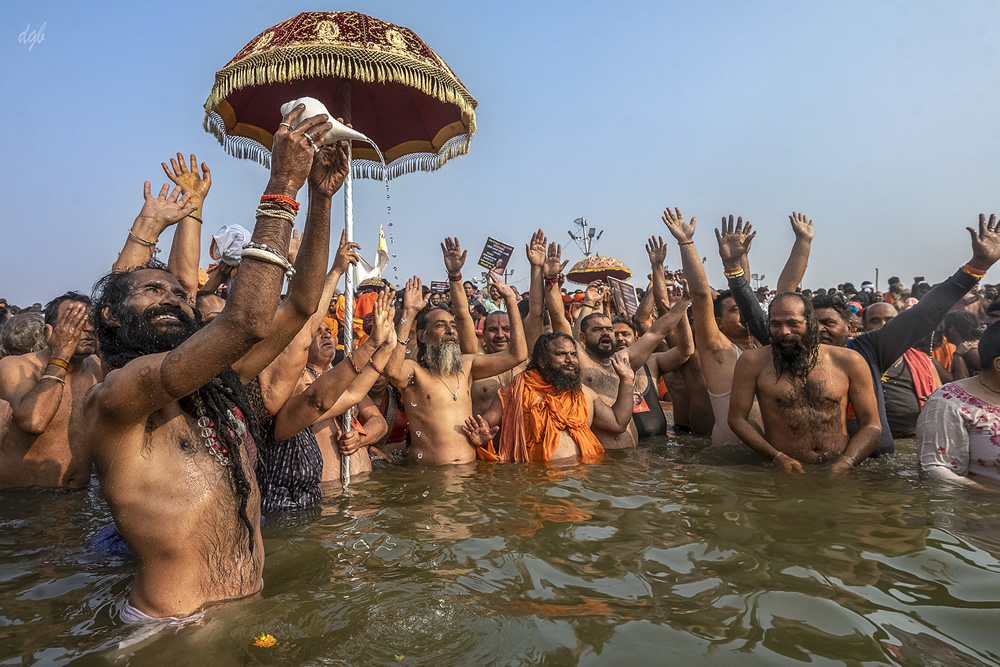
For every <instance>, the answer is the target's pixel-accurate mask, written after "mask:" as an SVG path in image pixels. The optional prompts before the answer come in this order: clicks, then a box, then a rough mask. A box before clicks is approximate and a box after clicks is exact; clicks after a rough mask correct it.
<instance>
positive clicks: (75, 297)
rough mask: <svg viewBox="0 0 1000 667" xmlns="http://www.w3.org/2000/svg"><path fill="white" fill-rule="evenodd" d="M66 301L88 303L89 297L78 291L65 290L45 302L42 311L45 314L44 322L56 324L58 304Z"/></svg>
mask: <svg viewBox="0 0 1000 667" xmlns="http://www.w3.org/2000/svg"><path fill="white" fill-rule="evenodd" d="M66 301H79V302H80V303H83V304H86V305H88V306H89V305H90V297H89V296H87V295H86V294H80V293H79V292H66V293H65V294H63V295H61V296H57V297H56V298H54V299H52V300H51V301H49V302H48V303H47V304H45V308H44V309H43V310H42V312H43V313H44V314H45V323H46V324H50V325H52V326H55V325H56V318H57V317H59V306H60V305H61V304H63V303H65V302H66Z"/></svg>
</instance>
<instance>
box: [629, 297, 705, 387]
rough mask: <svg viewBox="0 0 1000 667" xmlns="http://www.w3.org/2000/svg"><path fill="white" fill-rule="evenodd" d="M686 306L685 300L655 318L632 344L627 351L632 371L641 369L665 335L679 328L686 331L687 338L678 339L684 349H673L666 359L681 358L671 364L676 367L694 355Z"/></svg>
mask: <svg viewBox="0 0 1000 667" xmlns="http://www.w3.org/2000/svg"><path fill="white" fill-rule="evenodd" d="M688 305H689V302H688V301H686V300H682V301H679V302H677V303H676V304H675V305H674V307H673V308H671V309H670V310H668V311H667V312H666V314H664V315H661V316H660V317H658V318H656V320H655V321H654V322H653V326H651V327H649V329H648V330H647V331H646V333H644V334H643V335H642V336H640V337H639V340H637V341H635V343H633V344H632V346H631V347H630V348H629V350H628V358H629V361H630V362H631V363H632V370H635V371H637V370H639V369H640V368H642V365H643V364H645V363H646V361H647V360H648V359H649V357H650V355H651V354H653V353H654V352H656V348H658V347H659V346H660V343H662V342H663V339H664V338H666V336H667V334H668V333H669V332H671V331H673V330H674V329H677V328H679V327H683V328H684V330H686V331H688V334H687V336H684V335H682V336H681V337H680V340H682V341H683V343H684V347H683V348H679V347H674V348H673V350H670V352H674V351H675V350H676V352H675V353H674V354H673V355H671V357H668V359H671V358H672V357H673V356H677V357H683V359H680V360H679V361H677V362H676V363H672V365H673V366H674V367H676V366H680V365H681V364H683V363H684V362H685V361H687V360H688V359H689V358H690V357H691V355H692V354H694V349H693V348H694V344H693V343H690V340H691V334H690V330H689V329H688V326H687V309H688ZM688 344H690V347H691V349H688ZM670 352H665V353H664V354H670Z"/></svg>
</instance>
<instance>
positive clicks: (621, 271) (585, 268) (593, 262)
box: [566, 255, 632, 285]
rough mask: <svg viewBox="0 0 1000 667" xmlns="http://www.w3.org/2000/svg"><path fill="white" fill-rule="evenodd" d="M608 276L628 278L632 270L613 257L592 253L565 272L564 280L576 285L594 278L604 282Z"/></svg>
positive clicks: (587, 282)
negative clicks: (592, 254)
mask: <svg viewBox="0 0 1000 667" xmlns="http://www.w3.org/2000/svg"><path fill="white" fill-rule="evenodd" d="M609 277H610V278H617V279H618V280H628V279H629V278H631V277H632V272H631V271H630V270H629V268H628V267H627V266H625V265H624V264H622V263H621V262H620V261H619V260H617V259H615V258H614V257H602V256H600V255H594V256H593V257H584V258H583V259H581V260H580V261H579V262H577V263H576V264H574V265H573V268H572V269H570V270H569V272H568V273H567V274H566V280H568V281H570V282H571V283H576V284H578V285H589V284H590V283H592V282H594V281H595V280H604V281H605V282H606V281H607V279H608V278H609Z"/></svg>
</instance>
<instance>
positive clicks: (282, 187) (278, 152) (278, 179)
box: [267, 104, 333, 197]
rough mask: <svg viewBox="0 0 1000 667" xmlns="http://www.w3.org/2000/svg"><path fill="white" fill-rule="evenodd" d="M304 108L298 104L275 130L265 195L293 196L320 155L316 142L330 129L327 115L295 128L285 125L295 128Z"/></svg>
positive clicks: (315, 117)
mask: <svg viewBox="0 0 1000 667" xmlns="http://www.w3.org/2000/svg"><path fill="white" fill-rule="evenodd" d="M305 108H306V107H305V105H304V104H300V105H298V106H297V107H295V108H294V109H292V110H291V111H289V112H288V113H287V114H286V115H285V116H284V117H283V118H282V119H281V125H280V126H279V127H278V131H277V132H275V133H274V143H273V145H272V148H271V180H270V181H269V182H268V184H267V191H268V192H280V193H281V194H285V195H286V196H289V197H294V196H295V194H296V193H297V192H298V191H299V189H301V188H302V186H303V185H304V184H305V182H306V178H308V177H309V174H310V171H311V169H312V164H313V158H314V156H315V154H316V153H318V152H319V145H318V144H317V143H316V140H317V139H319V138H320V137H322V136H323V135H324V134H326V133H327V132H329V131H330V129H331V128H332V127H333V124H332V123H330V122H329V121H328V116H327V115H326V114H320V115H318V116H313V117H312V118H307V119H306V120H304V121H302V124H300V125H299V126H298V127H296V128H295V129H289V127H288V126H294V125H295V122H296V121H297V120H298V119H299V116H301V115H302V112H303V111H304V110H305Z"/></svg>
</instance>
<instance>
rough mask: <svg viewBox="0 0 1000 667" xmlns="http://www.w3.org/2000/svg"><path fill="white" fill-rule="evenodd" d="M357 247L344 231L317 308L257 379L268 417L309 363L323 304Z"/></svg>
mask: <svg viewBox="0 0 1000 667" xmlns="http://www.w3.org/2000/svg"><path fill="white" fill-rule="evenodd" d="M357 247H358V246H357V244H356V243H348V242H347V232H346V231H345V232H343V233H342V234H341V235H340V247H339V248H338V249H337V257H336V258H335V259H334V262H333V267H332V268H331V269H330V272H329V273H328V274H327V276H326V285H325V286H324V289H323V294H322V296H321V297H320V307H319V308H317V309H316V312H315V313H313V315H312V317H310V318H309V320H308V321H307V322H306V323H305V325H304V326H303V327H302V329H301V330H300V331H299V333H297V334H296V335H295V338H293V339H292V342H291V343H289V344H288V345H287V346H285V349H284V350H282V351H281V353H280V354H279V355H278V356H277V357H276V358H275V359H274V361H272V362H271V363H270V364H268V365H267V368H265V369H264V370H262V371H261V372H260V374H259V375H258V376H257V377H258V378H259V380H260V393H261V397H262V398H263V400H264V407H265V408H266V409H267V411H268V412H270V413H271V414H276V413H277V412H278V410H280V409H281V406H283V405H284V404H285V402H286V401H287V400H288V398H289V397H290V396H291V395H292V392H293V391H294V390H295V386H296V385H297V384H298V381H299V377H300V376H301V375H302V371H303V370H304V369H305V367H306V362H307V361H308V360H309V346H310V345H311V344H312V341H313V338H314V337H315V335H316V331H317V329H319V325H320V323H321V322H322V321H323V318H324V317H325V316H326V313H327V310H326V309H325V308H323V307H322V305H323V304H324V303H327V304H328V303H330V299H332V298H333V292H334V290H336V288H337V282H338V281H339V280H340V277H341V276H342V275H344V273H345V272H346V271H347V270H348V269H349V268H350V267H351V266H352V265H353V264H356V263H357V261H358V255H357V252H356V250H357Z"/></svg>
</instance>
